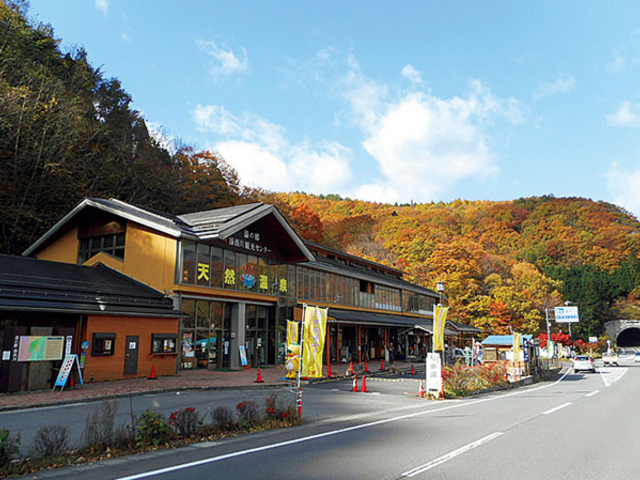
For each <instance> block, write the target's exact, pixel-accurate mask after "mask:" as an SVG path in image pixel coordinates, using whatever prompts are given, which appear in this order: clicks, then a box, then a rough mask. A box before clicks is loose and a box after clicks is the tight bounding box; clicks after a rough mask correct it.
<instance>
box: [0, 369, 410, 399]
mask: <svg viewBox="0 0 640 480" xmlns="http://www.w3.org/2000/svg"><path fill="white" fill-rule="evenodd" d="M348 366H349V365H348V364H344V363H343V364H337V365H332V375H333V376H334V377H340V376H344V375H345V372H346V370H347V369H348ZM379 368H380V363H379V361H372V362H371V363H370V364H369V369H370V370H371V372H372V373H376V372H379ZM396 368H399V369H400V370H404V369H410V366H409V364H402V363H401V362H400V363H399V364H398V365H396ZM354 369H355V370H356V373H358V372H360V373H361V372H362V370H363V369H364V364H354ZM260 372H261V376H262V380H263V383H255V380H256V377H257V369H256V368H250V369H246V370H242V371H220V370H195V371H189V370H184V371H181V372H179V373H178V374H177V375H170V376H163V377H158V378H156V379H155V380H149V379H147V378H131V379H127V380H114V381H110V382H94V383H85V385H84V386H83V387H80V386H78V385H76V386H75V387H71V388H65V389H64V390H63V391H60V390H59V389H56V391H51V390H39V391H32V392H18V393H4V394H0V411H2V410H16V409H23V408H30V407H37V406H47V405H57V404H65V403H75V402H82V401H90V400H103V399H106V398H116V397H121V396H127V395H131V394H133V395H142V394H145V393H151V392H164V391H176V390H183V389H198V388H202V389H230V388H264V387H274V386H278V385H288V384H290V382H288V381H287V380H284V379H283V378H282V377H283V376H284V368H283V367H282V366H275V367H273V366H271V367H263V368H261V369H260ZM324 377H325V378H326V377H327V366H325V367H324Z"/></svg>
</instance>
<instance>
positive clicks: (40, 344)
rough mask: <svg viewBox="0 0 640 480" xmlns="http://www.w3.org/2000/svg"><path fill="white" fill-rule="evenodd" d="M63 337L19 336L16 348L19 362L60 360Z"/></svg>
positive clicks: (62, 350) (62, 352)
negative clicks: (18, 344) (18, 343)
mask: <svg viewBox="0 0 640 480" xmlns="http://www.w3.org/2000/svg"><path fill="white" fill-rule="evenodd" d="M64 345H65V344H64V337H46V336H21V337H20V346H19V349H18V361H19V362H43V361H48V360H62V358H63V357H64Z"/></svg>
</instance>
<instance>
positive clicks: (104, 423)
mask: <svg viewBox="0 0 640 480" xmlns="http://www.w3.org/2000/svg"><path fill="white" fill-rule="evenodd" d="M117 410H118V401H117V400H115V401H112V402H103V403H101V404H100V405H99V406H98V407H96V409H95V410H94V411H93V413H91V414H90V415H88V416H87V420H86V423H85V429H84V438H85V442H86V445H87V446H88V447H96V448H98V449H99V450H106V449H107V448H109V447H112V446H113V445H114V444H115V417H116V412H117Z"/></svg>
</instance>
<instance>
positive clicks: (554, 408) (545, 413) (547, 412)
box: [542, 402, 572, 415]
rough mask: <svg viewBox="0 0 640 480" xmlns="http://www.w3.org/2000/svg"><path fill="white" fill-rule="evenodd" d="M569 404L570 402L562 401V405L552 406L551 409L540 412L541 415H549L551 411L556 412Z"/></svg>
mask: <svg viewBox="0 0 640 480" xmlns="http://www.w3.org/2000/svg"><path fill="white" fill-rule="evenodd" d="M571 404H572V402H567V403H563V404H562V405H558V406H557V407H553V408H552V409H550V410H547V411H546V412H542V415H550V414H552V413H553V412H557V411H558V410H560V409H561V408H564V407H568V406H569V405H571Z"/></svg>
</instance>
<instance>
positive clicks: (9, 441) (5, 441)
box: [0, 428, 20, 469]
mask: <svg viewBox="0 0 640 480" xmlns="http://www.w3.org/2000/svg"><path fill="white" fill-rule="evenodd" d="M19 453H20V435H18V436H15V435H11V431H10V430H6V429H4V428H2V429H0V469H5V468H6V467H8V466H9V464H10V463H11V460H13V458H14V457H15V456H17V455H18V454H19Z"/></svg>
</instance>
